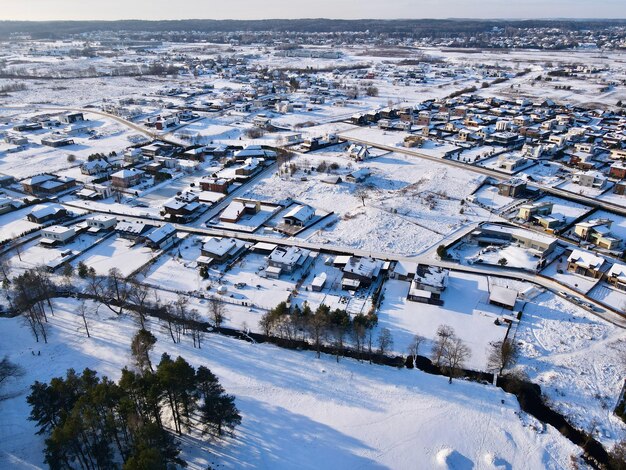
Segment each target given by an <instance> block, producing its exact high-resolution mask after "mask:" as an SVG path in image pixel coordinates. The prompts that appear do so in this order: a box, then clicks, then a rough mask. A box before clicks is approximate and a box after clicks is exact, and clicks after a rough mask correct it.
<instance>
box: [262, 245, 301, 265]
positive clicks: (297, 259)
mask: <svg viewBox="0 0 626 470" xmlns="http://www.w3.org/2000/svg"><path fill="white" fill-rule="evenodd" d="M309 254H310V251H309V250H305V249H302V248H299V247H297V246H290V247H288V248H284V247H282V246H279V247H277V248H276V249H275V250H274V251H272V253H271V254H270V255H269V257H268V260H269V261H271V262H274V263H278V264H282V265H286V266H295V265H296V264H301V263H302V260H303V259H306V258H308V256H309Z"/></svg>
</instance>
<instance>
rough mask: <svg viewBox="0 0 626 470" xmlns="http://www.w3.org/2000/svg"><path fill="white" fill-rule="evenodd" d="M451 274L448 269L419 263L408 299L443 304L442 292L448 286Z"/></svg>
mask: <svg viewBox="0 0 626 470" xmlns="http://www.w3.org/2000/svg"><path fill="white" fill-rule="evenodd" d="M449 275H450V271H449V270H448V269H444V268H440V267H437V266H427V265H424V264H419V265H417V269H416V272H415V277H414V278H413V281H412V282H411V288H410V289H409V294H408V295H407V299H408V300H411V301H413V302H421V303H428V304H434V305H443V301H442V300H441V294H442V293H443V291H444V290H446V287H448V277H449Z"/></svg>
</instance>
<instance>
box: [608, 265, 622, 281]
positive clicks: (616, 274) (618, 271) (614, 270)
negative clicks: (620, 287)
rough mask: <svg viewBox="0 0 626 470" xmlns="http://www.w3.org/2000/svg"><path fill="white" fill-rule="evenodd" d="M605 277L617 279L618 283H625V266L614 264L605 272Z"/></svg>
mask: <svg viewBox="0 0 626 470" xmlns="http://www.w3.org/2000/svg"><path fill="white" fill-rule="evenodd" d="M607 276H608V277H612V278H617V279H618V280H619V281H620V282H626V265H624V264H620V263H614V264H613V266H611V269H609V271H608V272H607Z"/></svg>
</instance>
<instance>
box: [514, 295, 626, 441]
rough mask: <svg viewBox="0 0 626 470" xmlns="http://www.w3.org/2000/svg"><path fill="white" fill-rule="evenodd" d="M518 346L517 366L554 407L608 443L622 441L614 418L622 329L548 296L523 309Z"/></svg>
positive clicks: (622, 427) (625, 347)
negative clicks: (536, 385) (518, 357)
mask: <svg viewBox="0 0 626 470" xmlns="http://www.w3.org/2000/svg"><path fill="white" fill-rule="evenodd" d="M515 342H516V343H518V344H519V346H520V359H519V366H518V367H521V368H522V369H523V370H524V372H525V373H526V374H528V376H529V378H530V380H532V381H533V382H535V383H538V384H539V385H540V386H541V388H542V391H543V393H544V394H545V395H546V396H547V397H548V398H549V400H550V403H551V404H552V406H554V408H555V409H557V410H559V411H560V412H562V413H564V414H565V415H566V416H568V417H569V418H570V420H571V421H572V423H573V424H574V425H576V426H578V427H581V428H583V429H585V430H587V431H595V433H596V438H597V439H599V440H600V441H601V442H603V443H605V444H612V443H613V442H615V441H617V440H619V439H622V438H623V436H624V433H625V432H626V424H625V423H624V422H623V421H621V420H620V419H619V418H618V417H617V416H615V415H614V414H613V409H614V408H615V405H616V404H617V400H618V397H619V394H620V391H621V389H622V385H623V383H624V374H625V373H626V364H625V363H624V361H623V357H624V354H626V333H625V332H624V330H623V329H621V328H618V327H615V326H613V325H611V324H610V323H607V322H605V321H603V320H600V319H599V318H597V317H595V316H593V315H592V314H590V313H588V312H586V311H585V310H583V309H582V308H580V307H577V306H575V305H573V304H572V303H571V302H568V301H566V300H563V299H561V298H559V297H557V296H555V295H553V294H549V293H546V294H542V295H541V296H539V297H537V298H536V299H535V301H534V302H529V303H527V304H526V306H525V307H524V313H523V315H522V320H521V322H520V324H519V327H518V328H517V332H516V334H515ZM608 447H610V445H608Z"/></svg>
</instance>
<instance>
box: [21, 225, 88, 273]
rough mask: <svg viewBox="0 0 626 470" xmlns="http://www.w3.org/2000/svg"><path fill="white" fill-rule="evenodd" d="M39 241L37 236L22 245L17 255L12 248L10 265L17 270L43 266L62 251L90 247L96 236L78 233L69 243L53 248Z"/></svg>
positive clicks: (75, 250) (59, 255) (59, 256)
mask: <svg viewBox="0 0 626 470" xmlns="http://www.w3.org/2000/svg"><path fill="white" fill-rule="evenodd" d="M40 241H41V238H37V239H35V240H33V241H31V242H28V243H26V244H25V245H22V246H21V247H20V249H19V255H18V253H17V252H16V251H15V250H14V251H13V255H12V257H11V258H10V261H11V267H12V268H13V269H15V270H18V271H25V270H27V269H32V268H36V267H38V266H45V265H46V264H47V263H49V262H50V261H53V260H57V259H59V258H61V257H62V255H61V253H62V252H66V251H67V250H71V251H72V253H73V254H74V253H78V252H81V251H84V250H86V249H88V248H90V247H91V246H92V245H93V244H94V243H95V242H96V241H97V237H94V236H92V235H87V234H83V235H78V236H77V237H76V238H74V240H72V241H71V242H70V243H67V244H65V245H59V246H57V247H54V248H52V247H45V246H42V245H40V244H39V242H40ZM20 258H21V259H20Z"/></svg>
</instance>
